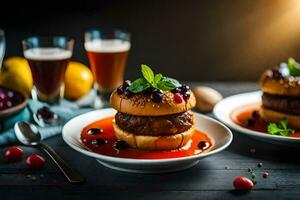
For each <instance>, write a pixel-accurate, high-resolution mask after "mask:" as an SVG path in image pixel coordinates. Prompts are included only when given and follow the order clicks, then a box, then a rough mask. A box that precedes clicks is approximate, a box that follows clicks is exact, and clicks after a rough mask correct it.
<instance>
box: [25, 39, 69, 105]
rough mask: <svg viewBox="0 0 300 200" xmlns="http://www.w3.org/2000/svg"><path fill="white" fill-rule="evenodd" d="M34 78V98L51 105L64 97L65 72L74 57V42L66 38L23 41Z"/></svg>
mask: <svg viewBox="0 0 300 200" xmlns="http://www.w3.org/2000/svg"><path fill="white" fill-rule="evenodd" d="M22 44H23V53H24V57H25V58H26V59H27V61H28V63H29V66H30V69H31V73H32V78H33V84H34V87H33V90H32V98H33V99H38V100H40V101H44V102H47V103H50V104H56V103H58V102H59V99H60V97H61V96H62V95H63V94H62V91H63V83H64V76H65V71H66V68H67V66H68V63H69V61H70V59H71V56H72V51H73V46H74V40H73V39H71V38H68V37H65V36H53V37H39V36H38V37H30V38H27V39H25V40H23V41H22Z"/></svg>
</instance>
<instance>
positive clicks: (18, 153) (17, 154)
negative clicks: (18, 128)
mask: <svg viewBox="0 0 300 200" xmlns="http://www.w3.org/2000/svg"><path fill="white" fill-rule="evenodd" d="M23 155H24V151H23V150H22V149H21V148H20V147H16V146H13V147H9V148H8V149H6V150H5V152H4V158H5V160H6V161H8V162H15V161H19V160H21V159H22V157H23Z"/></svg>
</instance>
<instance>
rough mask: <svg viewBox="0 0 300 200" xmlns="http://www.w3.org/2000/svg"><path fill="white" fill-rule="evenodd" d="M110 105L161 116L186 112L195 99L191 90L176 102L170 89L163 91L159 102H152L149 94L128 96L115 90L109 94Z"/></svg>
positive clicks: (191, 106)
mask: <svg viewBox="0 0 300 200" xmlns="http://www.w3.org/2000/svg"><path fill="white" fill-rule="evenodd" d="M110 103H111V106H112V107H113V108H114V109H116V110H117V111H119V112H122V113H126V114H130V115H137V116H162V115H170V114H176V113H181V112H186V111H188V110H191V109H192V108H193V107H195V104H196V99H195V96H194V94H193V92H192V91H191V92H190V97H189V99H187V100H186V101H184V100H183V101H182V102H181V103H176V102H175V101H174V94H173V93H172V92H170V91H164V92H163V99H162V101H161V102H159V103H155V102H153V101H152V100H151V99H150V97H149V95H144V94H142V93H140V94H135V95H133V96H132V97H130V98H128V97H126V96H125V95H123V94H121V95H119V94H118V93H117V91H116V90H115V91H114V92H113V93H112V94H111V96H110Z"/></svg>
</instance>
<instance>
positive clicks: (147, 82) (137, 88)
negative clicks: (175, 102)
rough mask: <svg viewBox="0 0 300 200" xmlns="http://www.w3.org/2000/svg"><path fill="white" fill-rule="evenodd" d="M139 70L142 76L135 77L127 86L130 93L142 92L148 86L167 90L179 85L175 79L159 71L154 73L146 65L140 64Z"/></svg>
mask: <svg viewBox="0 0 300 200" xmlns="http://www.w3.org/2000/svg"><path fill="white" fill-rule="evenodd" d="M141 72H142V75H143V77H142V78H138V79H136V80H135V81H133V82H132V83H131V85H130V86H129V87H128V90H129V91H130V92H132V93H139V92H143V91H145V90H147V89H149V88H151V89H153V90H159V91H168V90H173V89H174V88H176V87H180V86H181V84H180V83H179V82H178V81H177V80H176V79H173V78H169V77H164V76H163V75H162V74H160V73H158V74H154V72H153V71H152V69H151V68H150V67H148V66H147V65H144V64H142V66H141Z"/></svg>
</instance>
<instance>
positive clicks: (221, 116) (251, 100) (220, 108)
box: [213, 91, 300, 142]
mask: <svg viewBox="0 0 300 200" xmlns="http://www.w3.org/2000/svg"><path fill="white" fill-rule="evenodd" d="M261 95H262V92H261V91H254V92H246V93H240V94H236V95H232V96H229V97H226V98H224V99H223V100H221V101H220V102H218V103H217V104H216V105H215V107H214V109H213V114H214V116H215V117H216V118H217V119H218V120H220V121H221V122H223V123H224V124H225V125H227V126H228V127H230V128H232V129H234V130H235V131H238V132H241V133H243V134H246V135H249V136H254V137H258V138H263V139H271V140H276V141H283V142H286V141H290V142H295V141H297V142H300V138H296V137H285V136H279V135H271V134H266V133H264V132H260V131H254V130H250V129H247V128H244V127H242V126H239V125H237V124H236V123H234V122H233V121H232V120H231V118H230V114H231V112H232V111H233V110H235V109H237V108H240V107H242V106H243V105H251V104H255V103H260V102H261ZM238 99H240V100H244V101H242V103H240V104H236V105H235V106H229V105H228V104H229V102H230V101H237V100H238ZM247 99H248V100H247ZM224 108H227V110H226V112H225V113H224Z"/></svg>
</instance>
